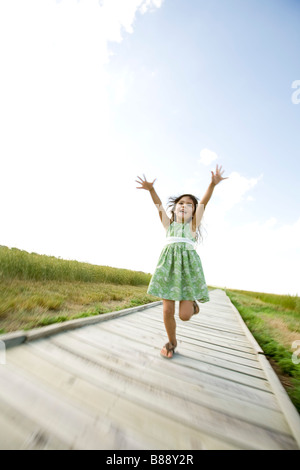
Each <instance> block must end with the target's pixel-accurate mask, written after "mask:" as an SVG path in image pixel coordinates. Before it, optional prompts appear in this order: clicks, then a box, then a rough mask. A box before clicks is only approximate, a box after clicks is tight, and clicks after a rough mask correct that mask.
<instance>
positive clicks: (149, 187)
mask: <svg viewBox="0 0 300 470" xmlns="http://www.w3.org/2000/svg"><path fill="white" fill-rule="evenodd" d="M143 177H144V179H142V178H140V177H139V176H138V179H139V181H138V180H135V181H136V182H137V183H138V184H140V185H141V186H139V187H137V189H146V190H147V191H149V192H150V195H151V197H152V201H153V202H154V204H155V205H156V208H157V210H158V213H159V218H160V220H161V222H162V224H163V226H164V227H165V229H167V228H168V227H169V225H170V218H169V217H168V215H167V213H166V211H165V209H164V208H163V205H162V203H161V200H160V199H159V197H158V195H157V193H156V191H155V189H154V187H153V185H154V183H155V181H156V178H155V180H153V181H152V183H151V182H149V181H147V180H146V176H145V175H143Z"/></svg>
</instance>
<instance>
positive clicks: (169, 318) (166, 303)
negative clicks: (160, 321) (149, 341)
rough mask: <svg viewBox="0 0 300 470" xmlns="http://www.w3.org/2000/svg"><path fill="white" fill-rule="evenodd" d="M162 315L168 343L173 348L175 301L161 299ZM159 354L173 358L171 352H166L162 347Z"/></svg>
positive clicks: (174, 343) (174, 342)
mask: <svg viewBox="0 0 300 470" xmlns="http://www.w3.org/2000/svg"><path fill="white" fill-rule="evenodd" d="M163 315H164V324H165V328H166V332H167V335H168V339H169V343H171V344H172V345H173V346H176V345H177V340H176V321H175V300H166V299H163ZM161 354H162V355H163V356H166V357H172V356H173V352H172V351H169V352H168V351H167V350H166V348H165V347H163V349H162V350H161Z"/></svg>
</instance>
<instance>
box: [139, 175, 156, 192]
mask: <svg viewBox="0 0 300 470" xmlns="http://www.w3.org/2000/svg"><path fill="white" fill-rule="evenodd" d="M143 177H144V179H142V178H140V177H139V176H138V179H139V180H140V181H138V180H135V181H136V183H138V184H140V185H141V186H139V187H137V188H136V189H147V191H151V189H152V188H153V185H154V183H155V181H156V178H155V180H153V181H152V183H150V181H147V180H146V176H145V175H143Z"/></svg>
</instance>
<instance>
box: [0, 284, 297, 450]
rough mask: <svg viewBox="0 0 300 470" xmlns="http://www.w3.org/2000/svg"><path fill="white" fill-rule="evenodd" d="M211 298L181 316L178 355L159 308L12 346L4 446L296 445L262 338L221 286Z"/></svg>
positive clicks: (2, 385)
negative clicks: (164, 352)
mask: <svg viewBox="0 0 300 470" xmlns="http://www.w3.org/2000/svg"><path fill="white" fill-rule="evenodd" d="M210 298H211V301H210V302H209V303H207V304H204V305H201V306H200V308H201V313H200V314H199V315H197V316H195V317H193V318H192V319H191V320H190V322H181V321H178V322H177V333H178V353H176V354H175V356H174V358H173V359H172V360H171V361H170V360H166V359H162V358H161V357H160V356H159V351H160V349H161V346H162V344H164V342H165V341H166V333H165V329H164V324H163V318H162V306H161V305H160V306H155V307H153V308H151V309H148V310H145V311H143V312H139V311H136V310H135V312H134V313H132V314H130V315H126V316H123V317H119V318H114V319H110V320H108V321H106V322H103V323H98V324H97V325H93V326H92V325H90V326H84V327H82V328H80V329H76V330H72V331H65V332H63V333H60V334H56V335H55V336H52V337H49V338H47V339H40V340H35V341H33V342H31V343H28V344H23V345H20V346H16V347H14V348H12V349H10V350H8V351H7V365H6V366H5V367H4V366H1V367H0V426H2V429H7V434H6V435H4V433H3V431H2V434H1V429H0V448H6V447H7V446H10V447H9V448H33V449H39V448H62V449H71V448H72V449H73V448H74V449H101V448H103V449H104V448H105V449H151V448H152V449H153V448H155V449H187V450H189V449H296V448H298V445H297V439H298V424H299V423H298V421H297V419H294V418H293V420H292V421H291V420H290V412H289V413H287V414H285V409H287V408H288V407H287V404H286V401H285V399H284V400H281V399H279V398H280V397H279V398H278V396H279V395H278V393H277V391H276V386H274V381H273V380H271V379H270V377H271V376H270V373H269V371H267V372H266V369H265V367H262V364H263V362H262V361H261V360H259V356H258V354H257V352H258V351H259V349H258V347H257V344H256V343H255V341H253V340H252V337H251V335H249V332H248V330H247V329H246V327H245V325H244V324H243V323H242V322H241V319H240V317H239V316H238V314H237V312H236V311H235V309H234V308H233V307H232V304H231V302H230V300H229V299H228V297H227V296H226V295H225V294H224V292H221V291H218V290H216V291H213V292H211V294H210ZM176 315H178V305H177V310H176ZM176 318H177V317H176ZM274 387H275V392H274ZM1 411H3V413H2V414H1ZM291 422H292V425H290V424H289V423H291ZM299 422H300V421H299ZM9 443H10V444H9Z"/></svg>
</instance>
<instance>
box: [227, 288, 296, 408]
mask: <svg viewBox="0 0 300 470" xmlns="http://www.w3.org/2000/svg"><path fill="white" fill-rule="evenodd" d="M226 293H227V295H228V297H229V298H230V300H231V301H232V303H233V304H234V305H235V306H236V308H237V309H238V311H239V312H240V314H241V316H242V318H243V319H244V321H245V323H246V324H247V326H248V328H249V329H250V331H251V333H252V334H253V336H254V338H255V339H256V340H257V342H258V343H259V345H260V346H261V348H262V349H263V351H264V353H265V355H266V356H267V358H268V359H269V360H270V362H271V364H272V365H273V367H274V368H275V370H276V372H277V374H278V376H279V378H280V379H281V381H282V383H283V385H284V387H285V389H286V391H287V393H288V394H289V396H290V398H291V400H292V402H293V403H294V405H295V407H296V408H297V410H298V411H299V412H300V364H295V363H294V362H293V361H292V354H293V352H295V350H294V349H292V344H293V342H294V341H299V340H300V299H299V297H298V296H289V295H286V296H285V295H276V294H264V293H259V292H248V291H239V290H232V289H226Z"/></svg>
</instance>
